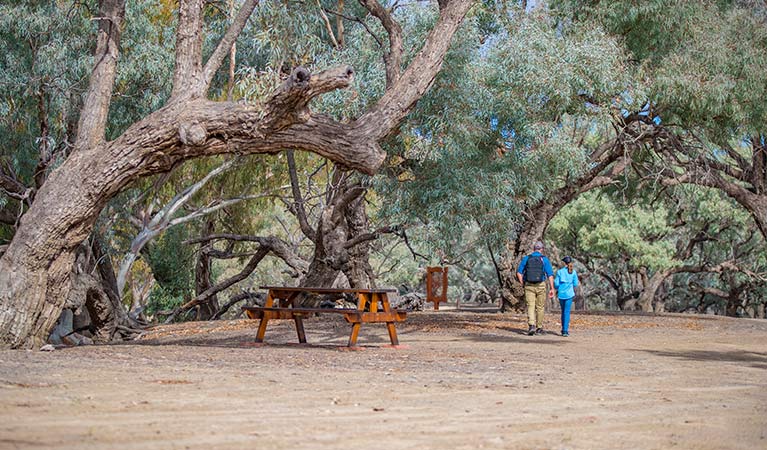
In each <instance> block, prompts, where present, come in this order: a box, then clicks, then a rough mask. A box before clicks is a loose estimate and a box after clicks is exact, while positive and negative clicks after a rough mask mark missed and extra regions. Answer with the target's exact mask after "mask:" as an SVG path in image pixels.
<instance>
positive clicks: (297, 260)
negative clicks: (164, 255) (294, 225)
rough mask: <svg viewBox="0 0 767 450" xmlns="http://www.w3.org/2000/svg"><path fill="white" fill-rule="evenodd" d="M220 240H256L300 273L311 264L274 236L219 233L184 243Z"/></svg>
mask: <svg viewBox="0 0 767 450" xmlns="http://www.w3.org/2000/svg"><path fill="white" fill-rule="evenodd" d="M219 240H227V241H232V242H256V243H258V244H259V245H261V247H263V248H268V249H269V250H270V251H271V252H272V254H274V255H275V256H276V257H278V258H280V259H281V260H283V261H284V262H285V264H287V265H288V266H290V267H291V268H292V269H293V270H295V271H297V272H299V273H305V272H306V270H307V268H308V267H309V264H308V263H307V262H306V261H305V260H304V259H303V258H301V257H300V256H298V255H297V254H296V253H295V252H294V251H293V250H291V248H290V246H289V245H288V244H287V243H286V242H285V241H283V240H282V239H279V238H277V237H274V236H268V237H263V236H251V235H243V234H229V233H218V234H211V235H210V236H204V237H199V238H195V239H189V240H186V241H184V244H199V243H202V242H211V241H219Z"/></svg>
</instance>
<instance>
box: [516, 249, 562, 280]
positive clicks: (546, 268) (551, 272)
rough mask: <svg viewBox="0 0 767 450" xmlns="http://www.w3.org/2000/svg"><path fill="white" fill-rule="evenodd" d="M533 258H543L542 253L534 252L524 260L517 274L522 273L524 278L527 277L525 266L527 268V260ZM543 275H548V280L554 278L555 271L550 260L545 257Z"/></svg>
mask: <svg viewBox="0 0 767 450" xmlns="http://www.w3.org/2000/svg"><path fill="white" fill-rule="evenodd" d="M531 256H538V257H541V256H543V255H542V254H541V252H532V253H530V254H529V255H527V256H525V257H524V258H522V262H520V263H519V268H518V269H517V273H521V274H522V275H523V276H524V275H525V266H527V258H529V257H531ZM543 273H545V274H546V278H548V277H553V276H554V269H552V268H551V261H549V258H547V257H545V256H543Z"/></svg>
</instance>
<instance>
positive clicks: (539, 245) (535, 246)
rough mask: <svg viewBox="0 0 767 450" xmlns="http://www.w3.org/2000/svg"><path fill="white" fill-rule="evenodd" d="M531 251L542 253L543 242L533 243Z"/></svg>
mask: <svg viewBox="0 0 767 450" xmlns="http://www.w3.org/2000/svg"><path fill="white" fill-rule="evenodd" d="M533 250H534V251H536V252H542V251H543V242H541V241H535V244H533Z"/></svg>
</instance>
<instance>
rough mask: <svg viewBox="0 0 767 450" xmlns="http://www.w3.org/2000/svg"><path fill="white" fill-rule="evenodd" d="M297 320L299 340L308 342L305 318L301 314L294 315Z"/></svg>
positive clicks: (303, 342) (302, 342)
mask: <svg viewBox="0 0 767 450" xmlns="http://www.w3.org/2000/svg"><path fill="white" fill-rule="evenodd" d="M293 320H295V321H296V333H298V342H300V343H301V344H306V334H305V333H304V319H303V318H302V317H301V316H293Z"/></svg>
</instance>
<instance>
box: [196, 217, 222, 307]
mask: <svg viewBox="0 0 767 450" xmlns="http://www.w3.org/2000/svg"><path fill="white" fill-rule="evenodd" d="M215 231H216V223H215V221H214V219H213V218H208V220H206V221H205V226H204V227H203V231H202V236H210V235H212V234H213V233H214V232H215ZM210 245H211V244H210V243H206V244H201V245H200V251H199V253H198V254H197V264H196V266H195V271H194V291H195V292H194V293H195V296H199V295H200V294H202V293H203V292H205V291H207V290H208V289H210V288H211V287H213V285H214V283H213V272H212V270H211V269H212V264H213V258H211V257H210V254H209V253H208V249H209V248H210ZM218 310H219V304H218V296H217V295H215V294H214V295H211V296H210V297H208V298H207V299H206V300H205V301H204V302H202V303H201V304H200V305H199V309H198V313H197V319H198V320H209V319H210V318H212V317H213V316H215V315H216V313H218Z"/></svg>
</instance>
